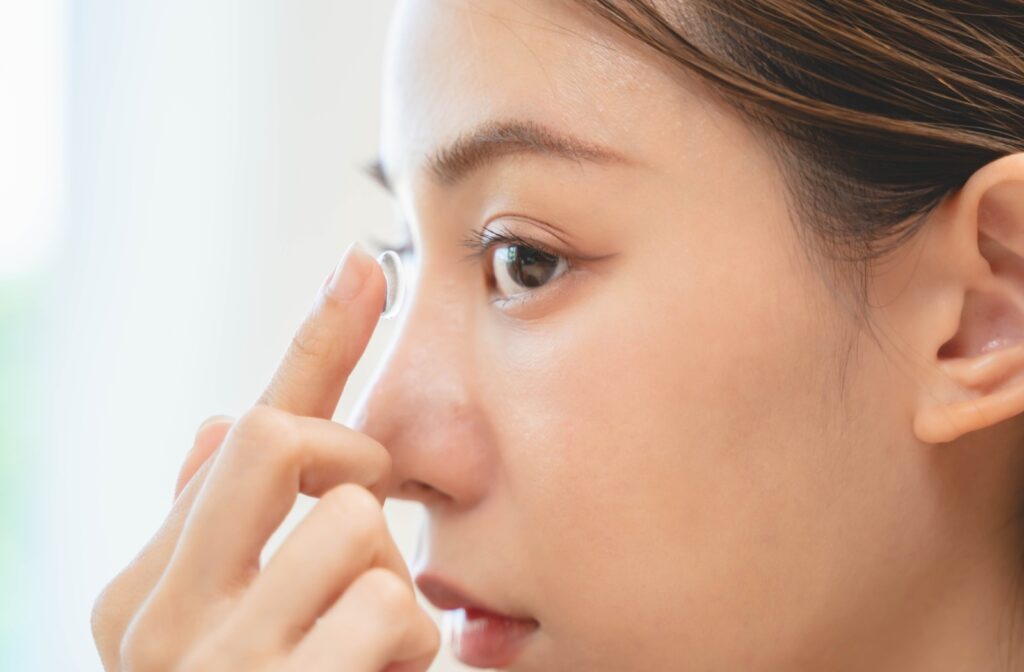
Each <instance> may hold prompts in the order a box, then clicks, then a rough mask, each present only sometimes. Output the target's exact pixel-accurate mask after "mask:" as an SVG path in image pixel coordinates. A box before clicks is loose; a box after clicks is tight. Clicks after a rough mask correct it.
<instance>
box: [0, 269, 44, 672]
mask: <svg viewBox="0 0 1024 672" xmlns="http://www.w3.org/2000/svg"><path fill="white" fill-rule="evenodd" d="M39 284H40V283H39V282H38V281H37V280H35V279H33V278H16V279H4V280H0V595H2V596H3V598H2V599H0V670H8V669H18V668H17V661H23V660H25V659H26V656H27V655H28V653H29V652H28V651H26V650H24V649H25V647H27V646H29V641H30V640H31V637H30V635H31V633H29V632H27V631H26V630H27V624H28V623H29V622H30V621H31V620H32V619H30V618H28V617H27V616H28V615H27V614H26V610H27V609H30V608H31V607H30V605H31V602H30V599H29V598H30V593H31V588H32V585H31V575H30V570H31V566H32V557H31V552H30V549H32V548H38V546H36V544H35V541H36V539H35V536H34V533H33V530H34V529H35V525H34V524H33V517H34V513H35V512H34V511H32V510H30V509H29V507H28V503H29V502H31V500H30V499H29V498H28V497H27V496H26V494H27V492H28V487H27V486H28V484H29V483H30V482H31V480H32V479H31V473H32V471H33V467H34V462H33V458H34V457H35V455H36V452H35V451H34V450H33V449H32V446H33V445H34V444H33V441H32V440H31V437H30V431H31V428H32V427H33V426H34V425H33V422H32V412H33V408H32V405H33V404H32V400H33V399H34V398H36V395H35V387H34V383H35V380H36V379H37V377H36V376H34V375H33V373H32V369H33V366H34V363H35V361H36V359H35V355H36V351H35V349H34V348H33V343H35V342H36V341H37V340H38V339H39V336H40V333H39V331H38V329H39V325H38V321H37V319H36V318H37V317H38V312H37V308H38V302H37V301H36V297H37V295H38V293H39Z"/></svg>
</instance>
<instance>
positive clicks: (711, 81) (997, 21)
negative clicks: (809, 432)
mask: <svg viewBox="0 0 1024 672" xmlns="http://www.w3.org/2000/svg"><path fill="white" fill-rule="evenodd" d="M575 1H576V3H577V4H579V5H582V6H584V7H585V8H586V9H588V10H589V11H592V12H594V13H595V14H597V15H598V16H600V17H603V18H604V19H607V20H609V21H611V22H612V23H614V24H615V25H616V26H618V27H619V28H620V29H622V30H623V31H625V32H626V33H627V34H628V35H630V36H631V37H633V38H635V39H636V40H639V41H640V42H641V43H643V44H645V45H647V46H648V47H651V48H653V49H655V50H656V51H657V52H660V53H661V54H663V55H665V56H667V57H668V58H670V59H671V60H672V61H674V62H675V63H677V64H678V65H680V66H681V67H683V68H686V69H687V70H688V71H690V72H692V73H695V74H697V75H698V76H699V77H700V79H701V80H702V81H703V82H704V83H706V84H708V85H710V86H709V87H708V88H709V90H710V91H711V93H712V95H715V96H716V97H717V98H719V99H720V100H722V101H724V102H725V103H727V104H729V105H730V106H731V107H732V108H733V109H735V110H736V111H738V112H739V113H740V114H741V115H742V116H743V117H744V118H745V119H746V120H747V121H748V122H751V123H752V124H754V125H756V126H757V127H758V128H760V129H762V130H763V131H765V137H766V138H767V139H768V143H767V146H768V147H769V149H771V150H772V151H773V154H774V156H775V157H776V159H777V160H778V161H779V165H780V167H781V169H782V172H783V175H784V177H785V180H786V183H787V186H788V192H789V193H788V194H786V196H787V203H788V205H789V208H790V212H791V213H792V215H793V217H794V220H796V221H798V222H799V223H800V224H801V226H797V232H798V234H800V236H801V240H802V241H803V242H804V244H805V251H807V252H810V251H812V250H814V251H817V252H818V254H809V255H808V258H809V259H810V260H811V262H812V264H813V266H814V268H815V269H816V270H817V271H818V272H819V275H821V276H822V278H823V279H824V280H825V281H826V284H827V286H828V288H829V289H830V290H831V291H832V293H833V296H835V297H837V298H838V299H839V300H840V301H841V302H842V303H844V304H846V305H847V307H848V308H852V310H853V312H854V313H855V314H856V315H857V316H858V317H859V318H860V323H861V324H865V325H867V326H871V316H870V311H869V310H868V307H867V290H868V278H869V275H870V274H869V270H870V266H871V262H872V261H874V260H876V259H878V258H880V257H883V256H885V255H886V253H887V252H889V251H891V250H894V249H896V248H897V247H899V246H900V245H901V244H903V243H904V242H906V241H907V240H909V239H910V238H912V237H913V236H914V235H915V234H916V233H917V232H918V231H920V230H921V229H922V228H923V226H924V224H925V222H926V220H927V216H928V215H929V214H930V213H931V212H932V211H933V210H934V209H935V208H936V206H938V205H939V204H940V203H941V202H942V201H943V199H944V198H945V197H946V196H948V195H950V194H952V193H954V192H956V191H957V190H958V189H959V188H960V187H961V186H962V185H963V184H964V182H966V181H967V179H968V178H969V177H970V176H971V175H972V174H973V173H974V172H975V171H976V170H978V169H979V168H981V167H982V166H984V165H985V164H987V163H989V162H990V161H993V160H995V159H997V158H999V157H1001V156H1004V155H1007V154H1013V153H1016V152H1021V151H1024V0H1016V1H1014V0H944V1H941V2H940V1H928V0H735V1H734V0H575ZM806 234H811V235H806ZM820 262H825V263H820ZM837 279H838V280H840V281H846V282H845V283H843V284H844V285H845V287H842V288H840V289H844V288H845V289H847V290H849V289H850V288H851V287H852V288H854V289H856V290H858V292H857V293H855V294H851V293H850V292H849V291H845V292H844V291H837V287H836V286H835V283H836V280H837ZM850 299H853V300H852V302H851V301H850ZM870 333H871V335H872V336H874V337H875V338H876V341H877V335H876V334H875V332H874V331H873V330H872V331H871V332H870ZM846 364H847V362H844V363H843V367H842V373H841V374H840V381H841V382H840V388H844V387H845V376H846V373H845V372H846ZM1019 518H1020V522H1022V523H1024V511H1022V512H1021V515H1020V516H1019ZM1018 529H1019V530H1020V529H1024V525H1022V526H1020V527H1019V528H1018ZM1021 566H1022V567H1024V562H1022V565H1021ZM1020 579H1021V577H1018V582H1019V581H1020ZM1020 597H1021V591H1020V590H1018V591H1017V599H1018V600H1019V599H1020ZM1011 611H1012V614H1011V624H1010V631H1011V632H1015V629H1014V627H1013V621H1014V620H1016V618H1017V608H1016V605H1015V607H1014V608H1013V609H1011ZM1013 658H1014V651H1013V648H1012V643H1010V642H1008V648H1007V663H1008V666H1007V669H1010V667H1012V664H1013Z"/></svg>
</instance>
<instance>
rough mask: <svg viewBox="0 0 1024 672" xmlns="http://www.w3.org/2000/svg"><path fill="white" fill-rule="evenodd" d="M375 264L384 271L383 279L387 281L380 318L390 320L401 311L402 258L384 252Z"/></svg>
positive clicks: (403, 286) (395, 254)
mask: <svg viewBox="0 0 1024 672" xmlns="http://www.w3.org/2000/svg"><path fill="white" fill-rule="evenodd" d="M377 263H378V264H380V267H381V270H383V271H384V279H385V280H386V281H387V292H386V295H385V299H384V307H383V308H382V309H381V317H383V318H384V319H390V318H392V317H394V316H395V314H397V313H398V311H399V310H400V309H401V307H402V299H403V295H404V293H405V278H404V275H405V272H404V270H403V268H402V258H401V257H400V256H398V254H397V253H396V252H395V251H394V250H385V251H383V252H381V253H380V254H379V255H378V256H377Z"/></svg>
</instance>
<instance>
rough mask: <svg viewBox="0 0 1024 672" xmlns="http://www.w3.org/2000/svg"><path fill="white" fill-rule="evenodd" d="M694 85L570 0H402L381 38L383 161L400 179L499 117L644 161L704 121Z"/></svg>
mask: <svg viewBox="0 0 1024 672" xmlns="http://www.w3.org/2000/svg"><path fill="white" fill-rule="evenodd" d="M700 91H701V89H700V87H699V85H698V83H697V82H695V81H693V80H692V79H689V78H687V77H685V76H683V75H681V73H680V72H679V71H678V70H677V69H675V68H672V67H671V66H670V65H669V64H668V63H667V61H666V59H664V57H662V56H660V55H658V54H655V53H654V52H653V51H650V50H648V49H645V48H644V47H642V45H639V44H637V43H635V42H632V41H630V40H629V39H628V38H627V37H626V36H625V35H624V34H622V33H620V32H618V30H617V29H616V28H615V27H614V26H613V25H612V24H611V23H610V22H608V21H605V20H603V19H601V18H600V17H597V16H594V15H592V14H591V13H590V12H588V11H586V10H585V9H584V8H583V7H582V6H580V5H579V4H578V3H575V2H570V1H563V0H536V1H534V0H517V1H513V0H403V1H401V2H399V4H398V7H397V9H396V12H395V15H394V17H393V20H392V24H391V30H390V32H389V36H388V48H387V56H386V59H385V73H384V93H383V99H382V127H381V157H382V159H383V161H384V162H385V164H386V165H387V166H388V169H389V172H391V173H392V175H394V176H396V178H397V181H401V180H402V179H403V178H404V177H405V176H406V175H407V174H409V173H412V172H414V171H415V170H416V168H417V166H418V164H419V163H420V161H421V160H422V159H423V157H424V156H426V155H427V154H428V153H429V152H430V151H431V150H432V149H433V148H435V147H437V146H439V145H443V144H446V142H448V141H450V140H451V139H453V138H455V137H456V136H457V135H459V133H460V132H463V131H465V130H467V129H469V128H471V127H475V126H477V125H478V124H481V123H484V122H487V121H489V120H493V119H505V118H524V119H530V120H536V121H540V122H543V123H544V124H546V125H549V126H551V127H553V128H555V129H558V130H562V131H566V132H571V133H572V134H574V135H578V136H582V137H584V138H586V139H588V140H590V141H592V142H595V143H598V144H602V145H606V146H610V147H613V148H621V149H623V150H624V151H628V153H629V154H631V155H633V156H640V157H643V156H644V155H645V154H653V153H655V150H656V149H657V148H659V147H662V148H663V147H664V143H665V142H666V140H671V141H672V142H674V143H676V144H677V145H678V143H680V142H685V138H686V137H687V134H689V133H692V131H693V128H692V126H693V125H694V124H697V123H702V122H701V119H700V117H699V115H696V114H695V112H696V110H695V105H696V104H697V103H698V99H699V98H701V95H700ZM684 129H685V130H686V131H687V134H682V133H680V131H681V130H684Z"/></svg>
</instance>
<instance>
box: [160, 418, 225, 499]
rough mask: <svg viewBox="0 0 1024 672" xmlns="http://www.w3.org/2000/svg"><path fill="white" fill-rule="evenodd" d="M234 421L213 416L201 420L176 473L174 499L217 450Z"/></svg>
mask: <svg viewBox="0 0 1024 672" xmlns="http://www.w3.org/2000/svg"><path fill="white" fill-rule="evenodd" d="M234 421H235V419H234V418H232V417H230V416H227V415H214V416H212V417H209V418H207V419H206V420H203V422H202V424H200V425H199V429H198V430H196V438H195V442H194V443H193V444H192V448H191V449H190V450H189V451H188V454H187V455H186V456H185V461H184V462H183V463H182V465H181V470H180V471H179V472H178V483H177V485H175V487H174V499H175V500H177V499H178V495H180V494H181V491H182V490H184V489H185V486H186V485H188V482H189V481H190V480H192V477H193V476H195V473H196V472H197V471H199V467H201V466H203V463H204V462H206V460H207V458H209V457H210V455H212V454H213V451H215V450H217V448H218V447H219V446H220V444H221V442H222V441H224V437H225V436H226V435H227V433H228V430H230V429H231V425H232V424H233V423H234Z"/></svg>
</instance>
